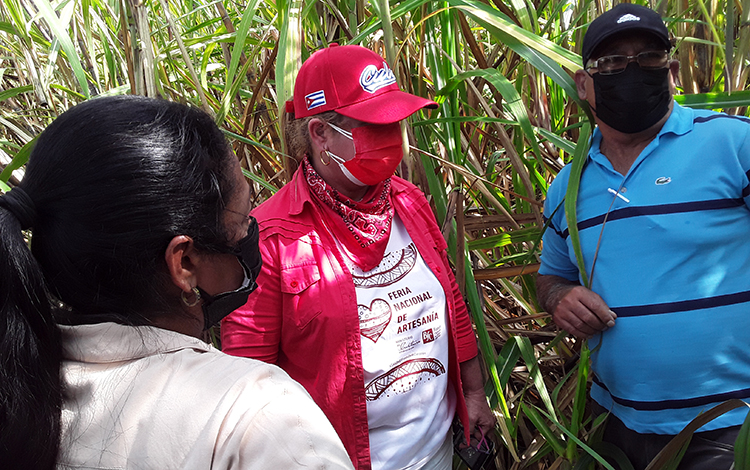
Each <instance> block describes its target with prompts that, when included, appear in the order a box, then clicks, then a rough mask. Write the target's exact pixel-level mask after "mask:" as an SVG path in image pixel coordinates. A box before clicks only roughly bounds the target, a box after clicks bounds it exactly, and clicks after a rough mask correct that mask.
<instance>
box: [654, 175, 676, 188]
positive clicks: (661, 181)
mask: <svg viewBox="0 0 750 470" xmlns="http://www.w3.org/2000/svg"><path fill="white" fill-rule="evenodd" d="M671 182H672V178H670V177H669V176H660V177H659V178H656V185H657V186H662V185H665V184H669V183H671Z"/></svg>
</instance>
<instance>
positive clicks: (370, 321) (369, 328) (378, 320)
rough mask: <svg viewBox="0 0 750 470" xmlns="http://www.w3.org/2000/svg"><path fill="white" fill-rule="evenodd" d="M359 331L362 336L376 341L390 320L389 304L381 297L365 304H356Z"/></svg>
mask: <svg viewBox="0 0 750 470" xmlns="http://www.w3.org/2000/svg"><path fill="white" fill-rule="evenodd" d="M357 313H359V331H360V332H361V333H362V336H364V337H365V338H369V339H370V340H372V341H373V342H375V343H377V342H378V338H380V335H382V334H383V331H385V327H386V326H388V324H389V323H390V322H391V306H390V305H388V302H386V301H385V300H383V299H375V300H373V301H372V303H370V306H369V307H367V305H357Z"/></svg>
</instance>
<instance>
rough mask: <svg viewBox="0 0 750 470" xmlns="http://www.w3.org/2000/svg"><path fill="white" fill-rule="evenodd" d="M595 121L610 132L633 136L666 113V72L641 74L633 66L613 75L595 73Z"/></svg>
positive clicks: (635, 65)
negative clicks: (614, 131)
mask: <svg viewBox="0 0 750 470" xmlns="http://www.w3.org/2000/svg"><path fill="white" fill-rule="evenodd" d="M592 78H593V79H594V91H595V92H596V109H595V110H594V111H596V117H598V118H599V119H601V120H602V122H604V123H605V124H607V125H608V126H610V127H611V128H613V129H615V130H618V131H620V132H624V133H626V134H635V133H636V132H640V131H643V130H646V129H648V128H649V127H651V126H653V125H654V124H656V123H657V122H659V119H661V118H663V117H664V115H665V114H667V111H669V103H670V102H671V101H672V95H671V94H670V93H669V68H663V69H656V70H644V69H642V68H641V66H640V65H638V64H637V63H636V62H631V63H630V64H628V66H627V68H626V69H625V70H624V71H623V72H622V73H618V74H615V75H602V74H600V73H595V74H593V75H592Z"/></svg>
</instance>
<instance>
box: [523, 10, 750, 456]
mask: <svg viewBox="0 0 750 470" xmlns="http://www.w3.org/2000/svg"><path fill="white" fill-rule="evenodd" d="M670 49H671V44H670V41H669V34H668V32H667V29H666V27H665V26H664V23H663V22H662V20H661V17H660V16H659V15H658V14H657V13H656V12H654V11H652V10H650V9H648V8H645V7H641V6H638V5H632V4H619V5H617V6H616V7H615V8H613V9H612V10H609V11H607V12H606V13H604V14H603V15H601V16H600V17H599V18H597V19H596V20H594V21H593V22H592V23H591V25H590V26H589V29H588V31H587V33H586V36H585V38H584V42H583V66H584V69H583V70H579V71H578V72H576V75H575V81H576V85H577V89H578V94H579V96H580V97H581V98H582V99H584V100H586V101H588V103H589V104H590V106H591V108H592V110H593V112H594V116H595V118H596V123H597V128H596V130H595V131H594V135H593V137H592V142H591V150H590V151H589V155H588V159H587V162H586V165H585V167H584V170H583V174H582V177H581V183H580V190H579V194H578V207H577V220H578V229H579V233H580V238H581V249H582V252H583V259H584V264H585V269H586V274H587V276H588V278H589V279H590V288H586V287H584V286H582V285H581V279H582V278H581V276H580V273H579V271H578V267H577V263H576V258H575V255H574V252H573V246H572V243H571V240H570V237H569V234H568V226H567V222H566V217H565V211H564V206H563V203H564V197H565V192H566V189H567V184H568V177H569V174H570V167H566V168H564V169H563V170H562V171H561V172H560V174H559V175H558V176H557V178H556V180H555V181H554V183H553V184H552V185H551V187H550V188H549V192H548V194H547V200H546V204H545V216H546V217H547V218H549V219H550V226H549V229H548V230H547V231H546V232H545V235H544V246H543V250H542V266H541V268H540V270H539V277H538V280H537V282H538V297H539V302H540V304H541V305H542V306H543V307H544V309H545V310H546V311H548V312H551V313H552V315H553V318H554V320H555V322H556V323H557V324H558V325H559V326H560V327H561V328H563V329H565V330H566V331H568V332H569V333H571V334H573V335H575V336H578V337H585V338H591V341H590V347H591V349H592V351H593V353H592V365H593V369H594V372H595V378H594V384H593V387H592V390H591V396H592V398H593V399H594V401H595V402H596V403H597V404H598V406H599V407H600V408H601V409H603V410H607V411H611V412H612V416H610V419H609V421H608V425H607V429H606V432H605V440H606V441H609V442H612V443H614V444H616V445H617V446H619V447H620V448H622V449H623V450H624V451H625V452H626V455H627V456H628V457H629V458H630V459H631V461H632V462H633V464H634V466H635V468H636V469H638V468H644V467H645V466H646V465H647V464H648V462H650V460H651V459H652V458H653V457H654V456H655V455H656V454H657V453H658V452H659V450H661V448H662V447H663V446H664V445H665V444H666V443H667V442H669V440H670V439H671V438H672V437H673V435H675V434H677V433H678V432H679V431H680V430H682V429H683V428H684V427H685V425H687V423H688V422H690V421H691V420H692V419H693V418H695V417H696V416H697V415H698V414H699V413H700V412H702V411H705V410H707V409H709V408H711V407H712V406H714V405H716V404H718V403H721V402H723V401H725V400H727V399H729V398H739V399H745V400H748V399H750V334H748V332H750V272H748V271H750V241H749V238H750V208H749V207H748V206H749V205H750V181H749V180H748V175H749V174H750V172H749V170H750V121H748V120H747V119H746V118H741V117H735V116H728V115H726V114H719V113H715V112H710V111H697V110H691V109H688V108H683V107H681V106H679V105H678V104H677V103H675V102H674V100H673V99H672V94H673V92H674V83H675V79H676V77H677V72H678V67H679V65H678V63H677V61H673V60H670V58H669V50H670ZM746 415H747V408H744V407H743V408H742V409H737V410H735V411H732V412H729V413H727V414H725V415H723V416H721V417H720V418H718V419H716V420H714V421H712V422H710V423H709V424H707V425H706V426H704V427H703V428H701V429H700V430H699V431H700V432H698V433H696V434H695V436H694V437H693V439H692V441H691V446H690V449H689V450H688V452H687V454H686V455H685V457H684V459H683V461H682V464H681V466H680V470H686V469H711V470H721V469H729V468H730V466H731V464H732V461H733V454H732V446H733V443H734V440H735V439H736V436H737V432H738V430H739V425H740V424H742V422H743V420H744V418H745V416H746Z"/></svg>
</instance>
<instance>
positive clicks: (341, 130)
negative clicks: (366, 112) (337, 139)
mask: <svg viewBox="0 0 750 470" xmlns="http://www.w3.org/2000/svg"><path fill="white" fill-rule="evenodd" d="M328 125H329V126H331V127H332V128H333V130H334V131H336V132H338V133H339V134H341V135H343V136H344V137H346V138H347V139H349V140H351V141H353V140H354V137H352V133H351V132H349V131H345V130H344V129H342V128H340V127H339V126H337V125H335V124H333V123H330V122H329V123H328Z"/></svg>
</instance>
